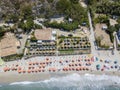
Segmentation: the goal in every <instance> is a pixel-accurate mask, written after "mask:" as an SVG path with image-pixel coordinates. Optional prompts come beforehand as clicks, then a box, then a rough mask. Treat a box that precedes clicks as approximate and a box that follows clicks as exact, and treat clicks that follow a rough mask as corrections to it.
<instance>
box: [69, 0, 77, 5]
mask: <svg viewBox="0 0 120 90" xmlns="http://www.w3.org/2000/svg"><path fill="white" fill-rule="evenodd" d="M70 2H72V3H74V4H78V3H79V0H70Z"/></svg>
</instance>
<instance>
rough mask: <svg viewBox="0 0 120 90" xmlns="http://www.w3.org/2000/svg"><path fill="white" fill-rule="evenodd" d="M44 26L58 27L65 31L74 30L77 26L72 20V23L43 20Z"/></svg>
mask: <svg viewBox="0 0 120 90" xmlns="http://www.w3.org/2000/svg"><path fill="white" fill-rule="evenodd" d="M44 25H45V26H46V27H52V28H59V29H64V30H67V31H70V30H74V29H77V28H78V23H77V22H73V23H68V22H66V23H57V22H52V23H50V22H45V24H44Z"/></svg>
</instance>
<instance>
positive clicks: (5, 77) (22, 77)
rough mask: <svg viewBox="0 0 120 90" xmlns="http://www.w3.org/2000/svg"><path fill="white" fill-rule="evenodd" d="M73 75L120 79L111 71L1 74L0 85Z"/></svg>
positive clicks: (119, 74)
mask: <svg viewBox="0 0 120 90" xmlns="http://www.w3.org/2000/svg"><path fill="white" fill-rule="evenodd" d="M71 74H79V75H81V76H82V75H87V74H92V75H107V76H118V77H120V73H119V72H114V73H113V72H110V71H108V72H107V71H104V72H101V71H92V72H90V71H82V72H53V73H47V72H45V73H33V74H15V73H0V85H6V84H11V83H14V82H24V81H30V82H37V81H44V80H49V79H51V78H60V77H65V76H67V75H71Z"/></svg>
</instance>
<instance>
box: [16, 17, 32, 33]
mask: <svg viewBox="0 0 120 90" xmlns="http://www.w3.org/2000/svg"><path fill="white" fill-rule="evenodd" d="M33 27H34V22H33V20H32V19H28V20H26V21H22V22H19V24H18V28H21V29H23V30H25V32H26V31H30V30H31V29H32V28H33Z"/></svg>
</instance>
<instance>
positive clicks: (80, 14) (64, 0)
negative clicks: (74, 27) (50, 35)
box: [56, 0, 88, 24]
mask: <svg viewBox="0 0 120 90" xmlns="http://www.w3.org/2000/svg"><path fill="white" fill-rule="evenodd" d="M78 1H79V0H59V1H58V2H57V5H56V9H57V11H58V12H59V14H64V15H66V17H68V18H72V19H73V20H74V21H75V22H76V21H77V22H79V23H80V24H81V23H83V22H86V23H87V24H88V18H87V10H86V9H85V8H83V7H82V6H81V5H80V4H79V3H78Z"/></svg>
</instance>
